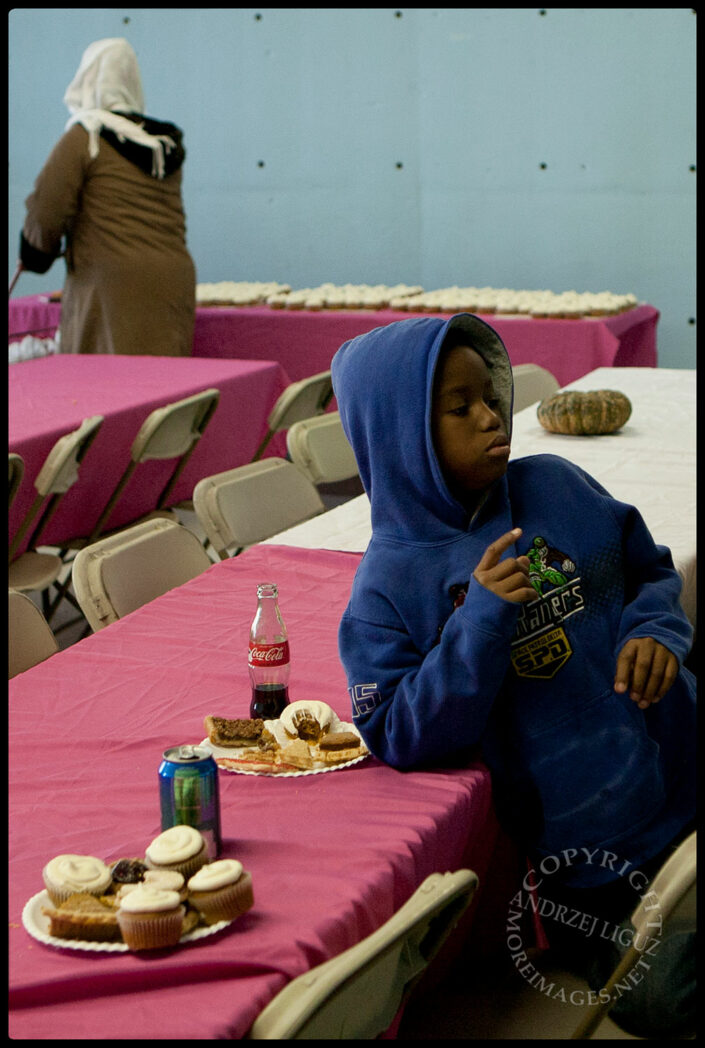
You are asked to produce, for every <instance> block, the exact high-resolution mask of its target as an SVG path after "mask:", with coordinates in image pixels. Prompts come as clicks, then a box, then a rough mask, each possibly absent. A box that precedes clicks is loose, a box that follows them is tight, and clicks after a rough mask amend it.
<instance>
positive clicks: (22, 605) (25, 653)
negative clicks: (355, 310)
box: [7, 589, 59, 680]
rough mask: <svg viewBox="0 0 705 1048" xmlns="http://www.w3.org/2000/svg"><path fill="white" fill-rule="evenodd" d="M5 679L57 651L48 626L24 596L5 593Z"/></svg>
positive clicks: (33, 605) (38, 611)
mask: <svg viewBox="0 0 705 1048" xmlns="http://www.w3.org/2000/svg"><path fill="white" fill-rule="evenodd" d="M7 641H8V643H7V676H8V680H9V679H10V678H11V677H16V676H17V674H18V673H24V671H25V670H28V669H31V668H32V666H36V665H37V663H39V662H44V660H45V659H48V658H49V657H50V656H51V655H55V654H56V652H57V651H58V650H59V645H58V644H57V643H56V637H55V636H54V634H53V633H52V631H51V626H50V625H49V623H48V622H47V620H46V619H45V618H44V616H43V615H42V613H41V611H40V610H39V608H38V607H37V605H36V604H35V603H34V601H33V600H31V599H30V598H29V597H28V596H27V595H26V594H25V593H20V591H19V590H15V589H8V591H7Z"/></svg>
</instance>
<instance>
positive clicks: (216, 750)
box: [198, 714, 370, 779]
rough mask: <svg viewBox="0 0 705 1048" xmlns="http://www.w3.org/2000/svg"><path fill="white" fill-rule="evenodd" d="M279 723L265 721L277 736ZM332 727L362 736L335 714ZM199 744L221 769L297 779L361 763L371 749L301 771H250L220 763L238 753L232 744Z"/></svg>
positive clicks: (245, 773)
mask: <svg viewBox="0 0 705 1048" xmlns="http://www.w3.org/2000/svg"><path fill="white" fill-rule="evenodd" d="M278 723H279V722H278V721H265V722H264V726H265V728H268V729H269V730H270V731H272V733H273V734H274V735H275V737H276V736H277V735H278V730H277V727H278ZM331 727H333V728H334V730H335V731H351V732H352V733H353V734H354V735H357V736H358V738H361V735H360V732H359V731H358V730H357V728H356V727H355V725H354V724H348V723H346V722H345V721H341V720H339V718H338V717H337V716H336V715H335V714H334V715H333V723H332V725H331ZM198 745H199V746H204V747H205V748H206V749H207V750H210V752H211V753H212V754H213V758H214V760H215V762H216V764H218V767H219V768H220V769H221V771H231V772H233V773H234V774H235V775H260V776H264V777H265V778H268V779H297V778H300V777H301V776H302V775H322V774H323V773H324V772H328V771H342V770H343V768H351V767H352V766H353V764H359V763H360V761H364V760H365V758H366V757H369V755H370V754H369V751H366V752H365V753H362V754H361V755H360V756H359V757H353V759H352V760H349V761H341V763H340V764H327V765H325V766H323V767H320V768H307V769H301V770H300V771H250V770H246V769H244V768H230V767H228V765H227V764H219V763H218V761H219V759H221V758H228V757H231V758H232V757H235V756H236V755H237V749H236V748H235V749H234V748H233V747H230V746H214V745H213V743H212V742H211V741H210V739H209V738H207V737H206V738H205V739H203V740H202V742H199V744H198Z"/></svg>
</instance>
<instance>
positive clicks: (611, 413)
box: [536, 389, 632, 436]
mask: <svg viewBox="0 0 705 1048" xmlns="http://www.w3.org/2000/svg"><path fill="white" fill-rule="evenodd" d="M631 413H632V405H631V403H630V401H629V397H626V396H625V395H624V393H619V392H618V391H617V390H615V389H596V390H592V391H591V392H590V393H581V392H579V391H578V390H566V392H564V393H555V394H554V395H553V396H552V397H546V399H545V400H542V401H541V403H540V404H539V406H538V408H537V409H536V414H537V415H538V420H539V422H540V423H541V425H542V426H543V428H544V429H547V430H548V431H549V433H567V434H574V435H579V436H588V435H592V434H598V433H615V432H616V431H617V430H618V429H621V428H622V426H623V425H624V423H625V422H626V421H627V419H628V418H629V416H630V415H631Z"/></svg>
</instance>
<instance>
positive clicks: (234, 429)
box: [8, 354, 287, 544]
mask: <svg viewBox="0 0 705 1048" xmlns="http://www.w3.org/2000/svg"><path fill="white" fill-rule="evenodd" d="M286 385H287V376H286V375H285V373H284V372H283V370H282V368H281V366H280V365H279V364H278V363H277V362H276V361H272V360H194V359H193V358H191V357H186V358H184V357H133V356H125V357H121V356H109V355H105V356H99V355H95V356H75V355H69V354H57V355H53V356H48V357H41V358H37V359H35V360H25V361H21V362H18V363H15V364H12V365H11V366H10V367H8V438H9V440H8V443H9V450H10V451H15V452H18V453H19V454H20V455H22V458H23V459H24V462H25V475H24V479H23V481H22V485H21V488H20V490H19V492H18V494H17V496H16V498H15V501H14V503H13V505H12V507H11V510H10V517H9V533H10V534H11V535H13V534H14V533H15V531H16V529H17V527H18V526H19V523H20V521H21V520H22V518H23V517H24V515H25V513H26V512H27V509H28V508H29V506H30V504H31V502H32V499H33V498H34V496H35V494H36V492H35V489H34V486H33V483H32V482H33V480H34V478H35V477H36V475H37V473H38V472H39V469H40V467H41V465H42V463H43V462H44V459H45V458H46V456H47V454H48V453H49V451H50V450H51V448H52V447H53V445H54V443H55V442H56V440H57V439H58V438H59V437H60V436H62V435H63V434H64V433H69V432H70V431H71V430H73V429H75V428H76V427H77V426H79V425H80V423H81V422H82V420H83V419H84V418H88V417H89V416H91V415H103V416H104V422H103V424H102V426H101V429H100V430H99V432H98V435H97V436H96V438H95V440H94V441H93V444H92V445H91V447H90V448H89V450H88V452H87V454H86V457H85V459H84V460H83V463H82V464H81V467H80V470H79V478H78V481H77V482H76V483H75V484H74V485H73V487H72V488H70V489H69V490H68V491H67V492H66V494H65V495H64V497H63V499H62V502H61V504H60V506H59V509H58V510H57V512H56V515H55V516H54V518H53V519H52V521H51V523H50V524H49V525H48V527H47V528H46V531H45V532H44V533H43V535H42V541H43V542H48V543H50V544H59V543H60V542H61V540H62V539H69V538H77V537H83V536H84V535H87V534H88V533H89V531H90V528H91V527H92V525H93V524H94V523H95V522H96V520H97V519H98V517H99V515H100V513H101V511H102V509H103V507H104V506H105V504H106V502H107V500H108V497H109V496H110V494H111V492H112V490H113V488H114V487H115V484H116V483H117V481H118V479H119V477H120V475H121V474H122V472H123V470H124V469H125V467H126V466H127V464H128V462H129V461H130V447H131V445H132V442H133V440H134V438H135V436H136V435H137V432H138V430H139V428H140V426H141V425H142V423H143V422H144V420H145V419H146V417H147V416H148V415H149V413H150V412H151V411H153V410H154V409H155V408H156V407H160V406H161V405H163V404H167V403H169V402H171V401H174V400H180V399H182V398H183V397H187V396H190V395H192V394H193V393H197V392H199V391H200V390H203V389H209V388H211V387H215V388H216V389H219V390H220V400H219V403H218V406H217V407H216V410H215V413H214V414H213V416H212V418H211V420H210V423H209V424H208V427H207V429H206V431H205V433H204V435H203V437H202V438H201V440H200V441H199V443H198V445H197V446H196V449H195V450H194V452H193V454H192V455H191V458H190V459H189V461H188V463H187V465H186V467H185V469H184V471H183V473H182V475H181V477H180V478H179V480H178V482H177V484H176V486H175V488H174V491H173V494H172V500H171V501H172V504H173V503H176V502H179V501H181V500H183V499H189V498H191V495H192V493H193V488H194V486H195V484H196V483H197V482H198V481H199V480H200V479H201V478H202V477H206V476H209V475H210V474H212V473H217V472H219V471H221V470H224V469H230V468H231V467H233V466H239V465H242V464H243V463H245V462H249V461H250V459H251V458H252V456H253V455H254V453H255V450H256V449H257V446H258V444H259V442H260V440H261V439H262V437H263V436H264V434H265V432H266V428H267V416H268V415H269V412H270V411H271V409H272V407H273V406H274V403H275V402H276V400H277V397H278V396H279V395H280V393H281V392H282V391H283V390H284V389H285V387H286ZM266 453H267V455H281V454H285V453H286V442H285V438H284V436H283V435H282V434H277V435H276V436H275V437H274V439H273V440H272V442H271V443H270V444H269V445H268V447H267V452H266ZM172 469H173V462H168V461H161V462H160V461H150V462H145V463H141V464H140V465H139V466H138V467H137V469H136V471H135V473H134V474H133V476H132V477H131V479H130V481H129V483H128V485H127V487H126V488H125V490H124V492H123V495H122V498H121V500H120V502H119V503H118V505H117V507H116V509H115V512H114V514H113V516H112V517H111V518H110V522H109V525H110V526H111V527H118V526H120V525H122V524H125V523H129V522H130V521H131V520H135V519H136V518H137V517H139V516H140V515H142V514H144V513H147V512H149V511H150V510H152V509H153V508H154V505H155V503H156V498H157V496H158V494H159V492H160V491H161V490H162V488H163V487H164V485H165V484H166V481H167V479H168V477H169V476H170V475H171V471H172Z"/></svg>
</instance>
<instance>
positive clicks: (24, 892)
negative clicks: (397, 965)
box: [9, 546, 497, 1040]
mask: <svg viewBox="0 0 705 1048" xmlns="http://www.w3.org/2000/svg"><path fill="white" fill-rule="evenodd" d="M358 560H359V558H358V557H357V556H356V555H354V554H346V553H333V552H328V551H311V550H296V549H291V548H285V547H275V546H270V547H266V548H265V547H259V548H254V549H252V550H249V551H247V552H246V553H244V554H242V555H241V556H240V557H238V558H234V559H231V560H227V561H223V562H221V563H218V564H216V565H214V566H213V567H212V568H210V569H208V570H207V571H206V572H205V573H204V574H203V575H201V576H200V577H198V578H197V579H194V580H193V581H192V582H190V583H188V584H187V585H185V586H182V587H180V588H179V589H178V590H174V591H172V592H171V593H168V594H166V595H165V596H163V597H161V598H159V599H158V600H156V601H153V602H152V603H151V604H148V605H145V606H144V607H143V608H141V609H139V610H138V611H136V612H134V613H133V614H132V615H129V616H127V617H126V618H124V619H122V620H121V621H119V622H117V623H115V624H114V625H112V626H110V627H108V628H107V629H105V630H103V631H101V632H100V633H97V634H95V635H94V636H91V637H88V638H87V639H86V640H84V641H81V642H80V643H79V644H77V645H75V646H74V647H73V648H69V649H68V650H66V651H64V652H60V653H58V654H57V655H55V656H53V657H52V658H51V659H50V660H48V661H47V662H45V663H43V664H41V665H39V666H37V667H35V668H34V669H32V670H29V671H27V672H26V673H24V674H20V675H19V676H18V677H16V678H15V679H14V680H12V681H10V684H9V763H10V778H9V801H10V846H9V854H10V868H9V923H10V932H9V960H10V964H9V967H10V1008H11V1013H10V1025H9V1032H10V1035H11V1036H12V1037H14V1038H17V1039H23V1038H24V1039H32V1038H35V1039H51V1040H56V1039H62V1038H72V1039H88V1038H96V1039H101V1040H102V1039H137V1038H139V1039H147V1040H152V1039H169V1038H178V1039H192V1038H193V1039H199V1040H202V1039H215V1038H241V1037H242V1036H243V1035H244V1034H245V1033H246V1031H247V1030H248V1029H249V1027H250V1025H251V1023H252V1022H253V1020H254V1018H255V1017H256V1015H257V1014H258V1013H259V1011H260V1010H261V1009H262V1007H263V1006H264V1005H265V1004H266V1003H267V1002H268V1001H269V1000H270V999H271V998H272V997H273V996H274V995H275V994H276V993H277V992H278V990H279V989H281V988H282V987H283V986H284V985H285V983H286V982H287V981H288V980H289V979H291V978H292V977H294V976H296V975H298V974H300V973H301V972H303V971H305V970H306V969H308V968H309V967H311V966H313V965H316V964H318V963H320V962H322V961H323V960H325V959H327V958H329V957H331V956H333V955H335V954H336V953H338V952H339V951H341V950H343V949H346V948H347V947H348V946H350V945H352V944H354V943H355V942H357V941H359V940H360V939H361V938H363V937H364V936H366V935H367V934H369V933H370V932H372V931H373V930H375V929H376V928H377V927H378V926H379V925H380V924H382V923H383V922H384V921H385V920H386V919H387V918H388V917H389V916H390V915H391V914H392V912H393V911H394V910H395V909H397V908H398V907H399V906H400V905H401V904H402V903H404V902H405V901H406V899H407V898H408V897H409V896H410V895H411V893H412V892H413V891H414V889H415V888H416V887H417V886H418V885H419V884H420V883H421V881H423V880H424V879H425V877H426V876H428V875H429V874H430V873H432V872H433V871H435V870H441V871H445V870H452V869H457V868H459V867H461V866H471V867H472V868H474V869H476V871H477V873H478V875H479V876H480V878H481V882H484V880H485V873H486V870H487V866H488V861H489V858H490V855H491V852H492V850H493V848H494V846H495V843H496V840H497V829H496V822H495V819H494V815H493V811H492V807H491V799H490V784H489V776H488V773H487V771H486V769H485V768H484V766H483V765H482V764H480V763H476V764H473V765H471V766H470V767H466V768H461V769H457V770H450V769H441V768H438V769H431V770H428V771H423V772H407V773H402V772H398V771H394V770H393V769H391V768H389V767H386V766H385V765H383V764H381V763H379V762H378V761H377V760H375V759H373V758H371V757H370V758H367V760H365V761H363V762H362V763H361V764H359V765H356V766H354V767H351V768H348V769H343V770H339V771H337V772H329V773H325V774H318V775H308V776H303V777H296V778H286V779H281V778H280V779H277V778H266V777H259V776H245V775H237V774H229V773H225V772H221V773H220V785H221V807H222V829H223V837H224V849H223V855H224V856H229V857H235V858H238V859H240V860H241V861H242V863H243V864H244V866H245V868H246V869H247V870H250V871H251V873H252V876H253V883H254V894H255V906H254V908H253V909H252V910H251V911H250V912H249V913H248V914H247V915H245V916H243V917H242V918H240V919H239V920H238V921H237V922H236V923H235V924H233V925H232V926H230V927H229V928H228V929H225V930H224V931H222V932H220V933H219V934H217V935H216V936H213V937H212V938H208V939H204V940H202V941H201V942H197V943H193V944H191V945H188V946H184V947H180V948H175V949H172V950H164V951H156V952H155V953H154V954H151V955H149V956H147V955H144V954H143V955H139V954H131V953H117V954H116V953H84V952H79V951H76V950H70V949H56V948H54V947H52V946H47V945H44V944H41V943H39V942H37V941H35V940H34V939H33V938H31V937H30V935H29V934H28V933H27V931H26V930H25V929H24V927H23V926H22V923H21V914H22V909H23V907H24V904H25V903H26V901H27V900H28V899H29V898H30V897H32V896H33V895H34V894H35V893H37V892H39V891H40V890H41V889H42V879H41V871H42V867H43V866H44V864H45V863H46V862H47V861H48V860H49V859H51V858H52V857H53V856H54V855H57V854H60V853H67V852H68V853H76V854H89V855H96V856H98V857H100V858H103V859H105V860H108V861H112V860H114V859H117V858H120V857H123V856H139V855H142V854H143V853H144V849H145V847H146V846H147V845H148V844H149V842H150V840H151V839H152V838H153V837H154V836H155V835H156V834H158V833H159V832H160V821H159V799H158V788H157V768H158V765H159V761H160V758H161V754H162V752H163V751H164V750H165V749H166V748H167V747H168V746H171V745H174V744H180V743H185V742H199V741H200V740H201V739H203V737H204V732H203V718H204V716H205V715H206V714H208V713H213V714H218V715H222V716H232V717H242V716H247V711H248V704H249V688H248V678H247V669H246V653H247V637H248V628H249V625H250V621H251V618H252V615H253V613H254V609H255V604H256V599H255V587H256V584H257V583H258V582H261V581H262V580H263V579H271V580H273V581H276V582H278V584H279V592H280V604H281V609H282V613H283V615H284V618H285V620H286V622H287V625H288V628H289V637H290V643H291V651H292V675H291V685H290V696H291V698H292V700H293V699H297V698H303V697H308V698H311V699H321V700H324V701H326V702H328V703H329V704H330V705H331V706H332V707H333V708H334V709H335V710H336V711H337V712H338V714H339V715H340V716H341V717H342V718H343V719H346V720H348V719H349V717H350V708H349V702H348V697H347V693H346V687H345V678H344V674H343V671H342V668H341V666H340V663H339V660H338V655H337V624H338V622H339V619H340V616H341V614H342V611H343V608H344V606H345V604H346V602H347V599H348V595H349V590H350V584H351V581H352V577H353V574H354V571H355V568H356V566H357V563H358ZM488 886H489V889H490V891H491V890H492V879H489V880H488ZM479 901H480V906H482V903H483V895H482V891H481V893H480V897H479Z"/></svg>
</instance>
